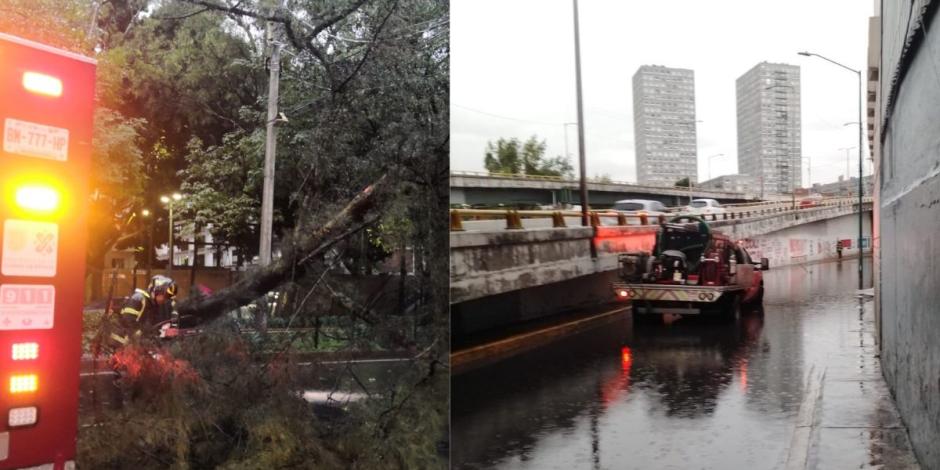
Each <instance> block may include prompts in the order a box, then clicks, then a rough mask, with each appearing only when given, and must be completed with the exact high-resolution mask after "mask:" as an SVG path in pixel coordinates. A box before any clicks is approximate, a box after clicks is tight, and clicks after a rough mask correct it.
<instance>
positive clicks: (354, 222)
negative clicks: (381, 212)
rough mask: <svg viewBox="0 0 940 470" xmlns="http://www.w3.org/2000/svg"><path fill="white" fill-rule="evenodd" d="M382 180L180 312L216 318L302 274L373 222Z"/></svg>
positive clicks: (187, 301)
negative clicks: (252, 268) (278, 252)
mask: <svg viewBox="0 0 940 470" xmlns="http://www.w3.org/2000/svg"><path fill="white" fill-rule="evenodd" d="M385 180H386V175H383V176H382V177H381V178H379V179H378V180H377V181H376V182H375V183H373V184H371V185H369V186H368V187H367V188H366V189H364V190H362V192H360V193H359V194H357V195H356V196H355V197H354V198H353V199H352V200H351V201H349V203H348V204H347V205H346V207H344V208H343V209H342V210H341V211H340V212H338V213H337V214H336V215H335V216H334V217H333V218H331V219H330V220H329V222H327V223H326V224H325V225H324V226H322V227H320V228H319V229H317V230H315V231H313V232H310V233H309V234H307V235H303V234H302V233H301V231H300V230H297V231H295V238H294V240H293V243H292V244H290V245H289V246H287V247H286V249H285V250H284V253H283V255H282V256H281V258H279V259H277V260H275V261H273V262H272V263H271V264H270V265H268V266H264V267H261V268H259V269H258V270H256V271H253V272H251V273H249V275H247V276H245V277H244V278H243V279H241V280H240V281H238V282H236V283H235V284H233V285H231V286H229V287H227V288H225V289H222V290H220V291H218V292H217V293H215V294H213V295H211V296H208V297H202V298H191V299H187V300H185V301H183V302H182V303H180V305H179V306H178V311H179V313H180V315H193V316H197V317H200V318H202V319H204V320H209V319H213V318H217V317H219V316H221V315H222V314H224V313H226V312H229V311H232V310H234V309H236V308H238V307H241V306H243V305H247V304H249V303H251V302H253V301H255V300H256V299H257V298H258V297H260V296H262V295H264V294H266V293H267V292H270V291H271V290H273V289H275V288H277V287H278V286H280V285H281V284H283V283H284V282H286V281H288V280H291V279H296V278H299V277H303V275H304V274H305V273H306V270H307V265H308V263H309V262H310V261H311V260H313V259H314V258H316V257H317V256H320V255H322V254H324V253H325V252H326V251H327V250H328V249H329V248H330V247H332V246H333V245H335V244H336V243H338V242H340V241H342V240H344V239H345V238H347V237H349V236H350V235H352V234H353V233H356V232H358V231H359V230H362V229H363V228H365V227H366V226H368V225H370V224H371V223H372V222H374V220H375V217H374V216H373V217H369V212H370V209H374V206H375V205H376V202H375V198H376V193H377V191H378V190H379V189H381V188H382V185H383V183H384V182H385Z"/></svg>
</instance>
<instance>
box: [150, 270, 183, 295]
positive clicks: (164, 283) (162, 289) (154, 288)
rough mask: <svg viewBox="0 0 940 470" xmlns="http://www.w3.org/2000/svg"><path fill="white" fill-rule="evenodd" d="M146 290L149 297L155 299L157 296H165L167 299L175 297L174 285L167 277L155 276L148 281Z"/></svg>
mask: <svg viewBox="0 0 940 470" xmlns="http://www.w3.org/2000/svg"><path fill="white" fill-rule="evenodd" d="M147 290H148V291H149V292H150V296H151V297H156V296H157V294H166V296H167V297H169V298H173V297H175V296H176V283H175V282H173V279H170V278H169V277H166V276H164V275H162V274H157V275H156V276H154V277H153V279H151V280H150V285H149V286H148V287H147Z"/></svg>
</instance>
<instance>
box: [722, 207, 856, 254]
mask: <svg viewBox="0 0 940 470" xmlns="http://www.w3.org/2000/svg"><path fill="white" fill-rule="evenodd" d="M862 222H863V228H862V233H863V234H865V242H866V243H867V245H866V247H870V246H871V212H866V213H865V214H864V216H863V219H862ZM719 230H720V229H719ZM856 238H858V214H848V215H843V216H840V217H837V218H834V219H825V220H819V221H816V222H812V223H808V224H803V225H797V226H795V227H791V228H787V229H783V230H778V231H776V232H772V233H768V234H766V235H755V236H751V237H744V238H737V237H735V239H736V240H742V241H743V242H744V246H745V248H746V249H747V251H748V253H749V254H750V255H751V257H752V258H754V259H755V260H757V259H760V258H762V257H765V258H767V259H768V260H769V261H770V266H771V268H773V267H776V266H788V265H792V264H801V263H809V262H814V261H823V260H828V259H836V258H838V251H837V250H836V242H837V241H838V240H851V246H852V248H849V249H843V250H842V256H844V257H849V256H858V247H857V245H858V243H857V242H856ZM870 251H871V249H870V248H866V249H865V252H870Z"/></svg>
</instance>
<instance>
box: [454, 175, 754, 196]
mask: <svg viewBox="0 0 940 470" xmlns="http://www.w3.org/2000/svg"><path fill="white" fill-rule="evenodd" d="M450 175H451V176H469V177H483V178H504V179H513V180H533V181H554V182H559V183H571V184H578V183H579V182H580V180H576V179H572V178H565V177H563V176H549V175H520V174H515V173H493V172H489V171H459V170H453V171H451V172H450ZM587 182H588V183H589V184H611V185H621V186H630V187H633V188H636V189H638V190H649V191H662V190H664V189H668V190H675V191H682V192H687V191H688V189H689V188H688V187H687V186H652V185H645V184H639V183H635V182H629V181H613V180H598V179H594V180H592V179H590V178H588V181H587ZM692 190H693V192H694V194H711V195H715V194H726V195H738V196H741V199H744V193H738V192H735V191H726V190H723V189H716V188H700V187H695V186H693V187H692Z"/></svg>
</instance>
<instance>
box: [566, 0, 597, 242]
mask: <svg viewBox="0 0 940 470" xmlns="http://www.w3.org/2000/svg"><path fill="white" fill-rule="evenodd" d="M572 1H573V3H574V69H575V82H576V83H577V88H578V167H579V170H580V171H581V182H580V183H581V226H583V227H587V226H588V225H589V221H588V192H587V168H586V167H587V165H586V164H585V160H584V104H583V103H582V100H581V33H580V30H579V29H578V0H572ZM594 250H595V248H594V244H593V243H592V244H591V257H592V258H594V257H596V253H594Z"/></svg>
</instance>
